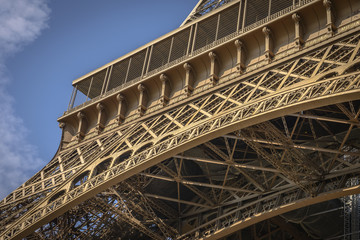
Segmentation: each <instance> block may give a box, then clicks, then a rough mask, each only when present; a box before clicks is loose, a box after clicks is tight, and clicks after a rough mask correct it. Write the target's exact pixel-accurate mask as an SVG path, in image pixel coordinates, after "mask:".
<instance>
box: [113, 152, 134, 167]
mask: <svg viewBox="0 0 360 240" xmlns="http://www.w3.org/2000/svg"><path fill="white" fill-rule="evenodd" d="M132 153H133V151H132V150H128V151H126V152H124V153H122V154H121V155H120V156H119V157H117V158H116V159H115V160H114V161H113V164H112V166H116V165H118V164H119V163H121V162H123V161H125V160H126V159H128V158H129V157H130V156H131V155H132Z"/></svg>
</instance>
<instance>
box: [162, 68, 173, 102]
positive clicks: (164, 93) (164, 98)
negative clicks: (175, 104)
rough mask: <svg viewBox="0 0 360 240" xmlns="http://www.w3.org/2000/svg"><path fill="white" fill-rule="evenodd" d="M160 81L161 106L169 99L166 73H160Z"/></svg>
mask: <svg viewBox="0 0 360 240" xmlns="http://www.w3.org/2000/svg"><path fill="white" fill-rule="evenodd" d="M160 81H161V96H160V102H161V103H162V105H163V106H165V105H166V104H167V103H168V102H169V100H170V91H171V88H170V80H169V77H168V76H167V75H165V74H164V73H163V74H161V75H160Z"/></svg>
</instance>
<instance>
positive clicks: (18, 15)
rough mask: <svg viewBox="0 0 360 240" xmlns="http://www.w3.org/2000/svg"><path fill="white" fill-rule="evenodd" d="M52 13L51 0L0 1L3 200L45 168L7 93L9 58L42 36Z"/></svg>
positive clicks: (0, 189)
mask: <svg viewBox="0 0 360 240" xmlns="http://www.w3.org/2000/svg"><path fill="white" fill-rule="evenodd" d="M49 14H50V9H49V8H48V6H47V0H0V23H1V24H0V199H2V198H4V197H5V196H6V195H7V194H9V193H10V192H11V191H12V190H14V189H15V188H16V187H18V186H19V185H21V184H22V183H23V182H24V181H26V180H27V179H28V178H29V177H31V174H33V173H34V172H35V171H36V170H39V169H40V168H41V167H42V165H43V161H41V159H39V158H38V154H37V149H36V147H35V146H33V145H32V144H31V143H29V142H27V140H26V136H27V130H26V128H25V127H24V126H23V120H22V119H21V118H19V117H18V116H17V115H16V112H15V111H14V107H13V106H14V104H13V98H12V97H11V96H10V95H9V93H8V92H7V89H6V87H7V84H8V83H9V82H10V81H11V79H10V78H9V77H8V75H7V74H6V58H7V57H8V56H10V55H13V54H15V53H16V52H18V51H20V50H21V49H22V48H23V47H24V46H26V45H27V44H29V43H30V42H32V41H34V40H35V39H36V38H37V37H38V36H39V35H40V33H41V31H42V30H43V29H44V28H46V27H47V21H48V18H49Z"/></svg>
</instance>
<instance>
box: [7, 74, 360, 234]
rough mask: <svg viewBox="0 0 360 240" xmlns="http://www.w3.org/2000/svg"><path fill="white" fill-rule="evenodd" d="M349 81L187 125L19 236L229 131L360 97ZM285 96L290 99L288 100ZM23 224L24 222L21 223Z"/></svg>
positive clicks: (49, 210)
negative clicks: (150, 168)
mask: <svg viewBox="0 0 360 240" xmlns="http://www.w3.org/2000/svg"><path fill="white" fill-rule="evenodd" d="M350 76H352V75H350ZM347 77H349V76H347ZM352 80H354V79H352ZM346 81H348V79H347V78H345V77H343V76H342V77H341V78H336V79H330V80H323V81H319V82H315V83H309V84H306V85H304V86H299V87H297V88H292V89H287V90H284V91H281V92H279V93H276V94H271V95H270V96H268V97H264V98H261V99H259V100H256V101H255V102H252V103H249V104H244V105H243V106H239V107H236V108H234V109H231V111H226V112H223V113H222V114H219V115H217V116H216V117H211V118H208V119H204V120H201V121H199V122H197V123H195V124H192V125H189V126H187V127H184V128H183V129H182V131H181V132H178V133H177V135H176V136H174V137H172V138H170V139H168V140H166V141H164V142H161V143H159V144H156V145H154V146H152V147H148V148H147V149H144V150H143V151H141V152H139V151H137V152H139V153H138V154H135V155H134V156H132V157H130V158H129V159H128V160H126V161H124V162H121V163H119V164H118V165H116V166H114V167H112V168H111V169H108V170H107V171H105V172H103V173H102V174H99V175H98V176H96V177H94V178H91V179H90V180H89V181H85V182H84V184H83V185H82V187H81V189H79V190H78V189H73V190H71V191H69V192H68V193H66V195H65V197H63V198H62V201H61V202H58V201H56V202H57V203H56V205H54V206H44V208H39V209H37V210H36V211H34V212H33V214H34V215H36V214H40V215H38V216H37V217H36V219H35V221H34V222H32V221H33V220H32V219H33V218H32V216H33V215H31V214H30V216H28V217H25V218H24V221H30V222H29V223H28V225H27V227H26V228H25V229H24V230H22V231H21V232H19V233H18V235H17V236H19V237H20V236H26V235H25V234H26V233H27V232H29V231H32V230H34V229H36V228H37V227H40V226H41V225H42V224H44V223H46V222H47V221H48V220H49V219H52V218H55V217H56V216H58V215H59V214H61V213H62V212H64V211H66V210H69V209H71V208H72V207H73V206H75V205H77V204H78V203H79V201H81V202H82V201H84V200H86V199H88V198H90V197H92V196H94V195H96V194H97V193H99V192H101V191H102V190H105V189H107V188H109V187H111V186H113V185H114V184H116V183H119V182H121V181H124V180H125V179H127V178H129V177H131V176H133V175H134V174H137V173H139V172H141V171H143V170H145V169H147V168H149V167H151V166H153V165H155V164H157V163H160V162H162V161H163V160H165V159H167V158H169V157H171V156H175V155H176V154H179V153H181V152H183V151H186V150H187V149H190V148H192V147H195V146H197V145H199V144H202V143H205V142H207V141H209V140H211V139H214V138H216V137H220V136H222V135H224V134H226V133H229V132H233V131H237V130H239V129H242V128H245V127H248V126H251V125H255V124H257V123H261V122H264V121H268V120H270V119H274V118H276V117H281V116H283V115H284V114H291V113H295V112H298V111H303V110H307V109H312V108H317V107H321V106H326V105H329V104H336V103H341V102H344V101H351V100H355V99H357V100H358V99H359V93H360V88H359V87H360V84H359V82H360V79H359V77H358V78H355V80H354V82H353V83H352V84H353V85H352V87H351V86H350V87H349V86H346V87H345V88H344V87H343V84H344V82H346ZM331 84H332V86H333V88H332V91H330V92H329V91H324V92H323V94H321V93H319V92H316V91H309V89H312V90H315V89H320V88H323V87H324V86H326V85H327V86H329V85H331ZM299 92H302V93H303V94H302V95H301V96H300V95H299V96H297V95H298V93H299ZM284 99H286V101H285V100H284ZM274 100H276V101H277V105H276V107H275V108H274V107H273V106H272V105H269V103H271V102H274ZM146 145H147V144H145V145H143V147H145V146H146ZM87 174H88V172H87ZM81 176H83V175H81ZM86 176H87V175H86ZM84 178H85V176H84ZM75 180H78V181H81V179H78V178H77V179H75ZM75 180H74V181H73V183H75V184H74V185H75V186H76V183H77V182H76V181H75ZM357 192H359V189H357ZM50 196H51V195H50ZM67 196H69V197H67ZM300 205H301V204H300ZM285 206H286V205H285ZM301 206H303V205H301ZM301 206H298V207H301ZM256 217H257V216H256ZM19 224H21V222H20V223H19ZM16 226H17V225H16ZM16 226H14V227H16Z"/></svg>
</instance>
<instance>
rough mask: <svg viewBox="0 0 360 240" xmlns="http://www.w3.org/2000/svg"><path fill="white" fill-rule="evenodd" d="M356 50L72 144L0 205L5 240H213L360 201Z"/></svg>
mask: <svg viewBox="0 0 360 240" xmlns="http://www.w3.org/2000/svg"><path fill="white" fill-rule="evenodd" d="M206 4H208V3H206ZM206 4H205V3H204V5H203V7H204V8H205V7H206V6H210V8H211V6H215V5H211V4H215V1H213V2H212V3H211V4H210V5H206ZM216 4H220V2H217V3H216ZM270 10H271V9H270ZM204 11H205V10H204ZM209 21H210V20H209ZM194 42H196V40H194ZM359 49H360V33H359V30H358V29H356V28H354V29H351V30H347V29H345V30H342V31H339V33H337V34H334V36H328V39H327V40H326V41H323V42H321V41H319V43H318V45H317V46H316V47H313V46H307V45H306V44H304V47H303V49H301V50H299V51H298V52H291V51H288V52H286V51H284V52H285V53H286V54H285V55H283V56H282V57H283V59H281V57H280V56H279V55H278V56H274V57H273V59H272V60H271V61H269V59H266V58H264V59H263V60H261V61H259V65H258V66H256V65H252V66H251V67H249V68H247V69H242V70H241V71H228V72H226V73H224V74H223V75H222V76H221V77H220V78H219V79H218V82H217V84H213V83H212V82H210V81H208V82H205V83H204V84H203V85H200V84H199V85H200V87H198V88H196V89H194V91H193V93H192V95H187V94H184V93H182V95H180V97H179V99H177V100H173V99H171V100H170V105H169V106H168V108H165V109H161V108H159V109H156V110H154V111H153V112H150V113H151V114H152V115H151V116H150V115H144V116H143V117H140V118H137V119H135V118H125V119H124V122H123V124H122V125H119V126H117V127H112V128H108V129H107V128H105V131H104V132H103V133H101V134H99V135H96V136H94V135H90V136H87V137H86V138H85V139H84V140H83V141H73V142H70V144H68V145H67V146H65V147H63V148H61V149H60V151H59V152H58V153H57V154H56V156H55V157H54V159H52V160H51V161H50V162H49V163H48V164H47V165H46V166H45V167H44V168H43V169H42V170H41V171H40V172H39V173H37V174H36V175H35V176H34V177H32V178H31V179H30V180H28V181H27V182H26V183H24V184H23V185H22V186H20V187H19V188H18V189H16V190H15V191H14V192H12V193H11V194H10V195H9V196H7V197H6V198H5V199H4V200H3V201H2V202H1V203H0V232H1V234H2V235H1V239H11V238H16V237H27V236H28V238H30V239H31V238H44V239H45V238H50V237H52V238H55V236H56V235H57V234H61V235H62V236H64V238H69V239H72V238H74V239H75V238H85V237H87V238H92V237H99V238H100V237H101V236H104V235H106V236H109V237H116V236H117V237H119V236H121V237H124V238H138V239H141V238H144V239H146V238H147V237H151V238H153V239H164V238H167V237H168V238H171V239H175V238H177V239H197V238H206V237H210V238H211V237H214V238H217V237H221V236H225V235H226V234H228V233H231V231H236V230H238V229H241V228H245V227H246V226H248V225H249V224H250V223H248V222H249V221H250V220H249V219H256V218H257V217H259V216H261V217H259V218H258V219H260V220H263V219H267V218H271V217H273V216H277V215H279V214H282V213H285V212H287V211H290V210H295V209H297V208H299V206H306V205H311V204H314V203H317V202H321V201H325V200H330V199H334V198H339V197H341V196H344V195H348V194H352V193H356V192H358V191H359V189H358V187H355V188H349V187H346V182H347V181H348V179H351V178H352V177H353V176H354V175H356V174H357V173H358V172H359V167H360V162H359V161H360V160H359V159H360V158H359V157H360V153H359V146H360V145H359V140H358V139H359V134H360V133H359V126H360V125H359V115H360V103H359V96H360V54H359ZM272 61H273V62H272ZM266 63H268V65H267V64H266ZM270 63H271V64H270ZM238 70H239V69H238ZM262 217H263V218H262ZM260 220H252V221H255V222H254V223H258V222H260ZM269 221H270V222H271V220H269ZM274 221H276V218H275V220H274ZM241 224H242V225H241ZM247 224H248V225H247ZM274 224H275V223H274ZM276 224H281V222H279V220H278V221H276ZM276 224H275V225H276ZM127 228H128V229H127ZM269 232H272V231H269ZM222 234H223V235H222Z"/></svg>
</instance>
